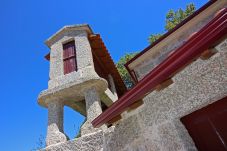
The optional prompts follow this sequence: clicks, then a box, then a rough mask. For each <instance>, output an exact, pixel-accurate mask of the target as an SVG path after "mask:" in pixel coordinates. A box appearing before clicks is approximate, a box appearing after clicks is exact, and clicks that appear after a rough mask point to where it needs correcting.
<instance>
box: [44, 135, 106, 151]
mask: <svg viewBox="0 0 227 151" xmlns="http://www.w3.org/2000/svg"><path fill="white" fill-rule="evenodd" d="M102 148H103V132H102V131H98V132H96V133H91V134H89V135H86V136H82V137H80V138H77V139H74V140H70V141H67V142H65V143H59V144H56V145H52V146H49V147H46V148H44V149H42V150H40V151H102V150H103V149H102Z"/></svg>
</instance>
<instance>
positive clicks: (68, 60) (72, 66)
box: [63, 41, 77, 74]
mask: <svg viewBox="0 0 227 151" xmlns="http://www.w3.org/2000/svg"><path fill="white" fill-rule="evenodd" d="M63 62H64V74H68V73H70V72H73V71H77V64H76V48H75V42H74V41H71V42H68V43H66V44H64V45H63Z"/></svg>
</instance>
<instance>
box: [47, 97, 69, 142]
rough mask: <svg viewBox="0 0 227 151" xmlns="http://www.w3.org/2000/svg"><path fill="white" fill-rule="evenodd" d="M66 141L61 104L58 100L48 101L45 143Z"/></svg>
mask: <svg viewBox="0 0 227 151" xmlns="http://www.w3.org/2000/svg"><path fill="white" fill-rule="evenodd" d="M65 141H67V138H66V136H65V135H64V132H63V104H62V103H61V102H59V101H53V102H50V103H48V128H47V137H46V145H47V146H49V145H53V144H56V143H60V142H65Z"/></svg>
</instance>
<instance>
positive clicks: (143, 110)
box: [38, 0, 227, 151]
mask: <svg viewBox="0 0 227 151" xmlns="http://www.w3.org/2000/svg"><path fill="white" fill-rule="evenodd" d="M226 6H227V1H226V0H218V1H210V2H208V3H207V4H206V5H205V6H203V7H202V8H201V9H199V10H198V11H197V12H196V13H195V14H193V15H192V16H191V18H188V19H187V20H186V21H185V22H184V23H182V24H181V25H179V26H177V27H176V28H175V29H174V30H173V31H171V32H169V33H167V34H166V35H164V36H163V37H162V38H161V39H160V40H159V41H158V42H157V43H155V44H154V45H151V46H149V47H148V48H146V49H145V51H143V52H141V53H140V54H139V55H137V56H136V57H135V58H134V59H132V60H131V61H129V62H128V63H127V64H126V66H127V69H128V70H129V72H130V73H131V75H132V77H133V79H136V80H135V82H136V84H135V87H134V88H132V89H131V90H129V91H128V92H127V93H126V90H125V87H124V86H123V85H122V80H121V79H119V74H118V73H117V70H116V68H115V67H114V66H113V65H114V64H113V62H112V60H111V58H110V57H108V59H107V61H106V60H105V58H102V57H101V58H100V60H103V61H106V62H107V64H108V63H109V64H108V65H109V66H110V67H111V68H112V70H107V68H105V67H102V68H101V69H106V70H107V73H105V74H104V73H102V72H100V71H101V70H99V69H100V68H99V66H101V65H100V64H98V65H95V64H96V63H95V62H96V61H95V56H96V57H97V56H98V57H100V56H101V54H102V53H106V52H107V50H106V47H105V46H104V44H103V42H102V41H100V38H99V37H98V38H97V35H95V34H94V33H93V32H92V30H91V29H90V27H89V26H88V25H74V26H66V27H64V28H63V29H61V30H60V31H58V32H57V33H56V34H55V35H53V36H52V37H51V38H49V39H48V40H47V42H46V44H47V45H48V46H49V47H50V49H51V50H50V55H49V57H47V58H49V60H50V80H49V82H48V89H47V90H44V91H42V92H41V93H40V95H39V98H38V103H39V104H40V105H42V106H44V107H46V108H47V109H48V128H47V129H48V130H47V138H46V144H47V147H46V148H45V149H43V150H46V151H57V150H64V151H74V150H75V151H76V150H81V151H99V150H100V151H101V150H103V151H159V150H160V151H175V150H176V151H178V150H179V151H183V150H184V151H189V150H204V148H203V149H201V146H198V142H197V140H196V139H195V137H196V138H197V137H199V136H194V135H192V133H191V132H190V129H188V128H186V127H187V125H186V124H185V123H184V122H183V119H184V117H188V116H190V115H191V114H193V113H195V112H196V113H197V111H199V110H203V109H204V108H207V107H210V106H211V107H212V106H213V104H215V103H217V102H220V101H219V100H223V99H224V101H225V102H226V101H227V99H226V96H227V39H226V35H227V26H226V21H227V9H226ZM92 39H93V40H92ZM94 39H95V40H94ZM97 39H98V41H97ZM69 41H75V46H76V56H77V59H76V61H77V65H78V68H77V70H76V71H74V72H71V73H69V74H64V61H63V60H64V59H63V51H64V49H63V45H64V44H65V43H67V42H69ZM95 49H100V50H101V54H99V53H98V52H95ZM107 56H108V55H107ZM178 56H179V57H178ZM174 57H175V58H176V59H174ZM181 57H182V58H185V59H181V60H180V58H181ZM85 58H86V59H85ZM172 58H173V59H174V61H172V62H173V63H175V64H172V62H171V59H172ZM168 61H169V62H171V63H168ZM164 65H165V66H164ZM171 65H172V66H173V67H171V68H170V67H169V66H171ZM178 65H179V66H178ZM162 66H164V67H165V68H162ZM161 69H162V70H161ZM167 73H169V74H167ZM105 75H106V76H105ZM113 102H115V103H114V104H112V103H113ZM222 102H223V101H222ZM64 105H67V106H70V107H71V108H73V109H74V110H76V111H78V112H80V113H81V114H82V115H85V116H86V117H87V121H86V122H85V124H84V125H83V126H82V128H81V132H82V136H81V137H79V138H76V139H74V140H68V139H67V136H66V135H65V134H64V131H63V106H64ZM226 108H227V106H226ZM224 113H225V114H226V112H224ZM223 124H226V123H223ZM222 130H223V129H222ZM226 132H227V128H226V129H224V132H223V133H226ZM220 138H223V139H222V141H223V142H224V144H225V143H227V140H225V136H224V135H223V137H222V134H221V133H220ZM207 140H209V138H207ZM208 143H210V142H208ZM199 145H200V144H199ZM210 149H211V148H210ZM222 149H223V148H222ZM225 149H227V148H224V150H225ZM207 150H208V149H207ZM220 150H221V149H220Z"/></svg>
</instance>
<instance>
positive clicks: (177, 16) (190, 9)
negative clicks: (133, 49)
mask: <svg viewBox="0 0 227 151" xmlns="http://www.w3.org/2000/svg"><path fill="white" fill-rule="evenodd" d="M195 10H196V8H195V5H194V4H193V3H191V4H188V5H187V6H186V9H185V10H183V9H181V8H180V9H178V10H176V11H174V10H172V9H171V10H169V11H168V13H167V14H166V25H165V30H166V31H169V30H171V29H173V28H174V27H175V26H176V25H177V24H179V23H180V22H182V21H183V20H184V19H185V18H187V17H188V16H190V15H191V14H192V13H194V12H195ZM161 36H162V34H151V35H150V36H149V38H148V40H149V43H150V44H152V43H153V42H155V41H156V40H157V39H159V38H160V37H161Z"/></svg>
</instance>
